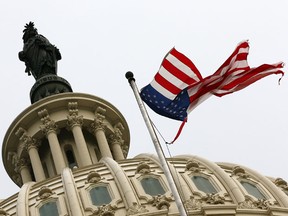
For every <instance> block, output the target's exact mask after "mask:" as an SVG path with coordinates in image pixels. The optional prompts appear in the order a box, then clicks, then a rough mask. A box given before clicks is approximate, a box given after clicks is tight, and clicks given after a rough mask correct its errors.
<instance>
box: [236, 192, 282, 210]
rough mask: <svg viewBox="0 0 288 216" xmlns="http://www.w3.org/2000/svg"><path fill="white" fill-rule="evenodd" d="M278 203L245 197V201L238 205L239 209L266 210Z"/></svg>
mask: <svg viewBox="0 0 288 216" xmlns="http://www.w3.org/2000/svg"><path fill="white" fill-rule="evenodd" d="M275 204H276V203H271V202H270V201H269V200H265V199H258V200H254V199H253V198H252V197H250V196H248V195H245V200H244V201H243V202H241V203H239V204H238V208H239V209H262V210H266V209H268V208H269V206H273V205H275Z"/></svg>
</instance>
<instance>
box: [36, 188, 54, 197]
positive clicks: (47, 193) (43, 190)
mask: <svg viewBox="0 0 288 216" xmlns="http://www.w3.org/2000/svg"><path fill="white" fill-rule="evenodd" d="M53 194H55V193H54V192H52V190H51V189H50V188H49V187H48V186H43V187H41V188H40V190H39V192H38V198H37V200H45V199H47V198H49V197H51V196H52V195H53Z"/></svg>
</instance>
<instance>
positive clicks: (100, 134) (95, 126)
mask: <svg viewBox="0 0 288 216" xmlns="http://www.w3.org/2000/svg"><path fill="white" fill-rule="evenodd" d="M105 112H106V110H105V109H103V108H101V107H98V108H97V109H96V111H95V119H94V122H93V123H92V124H91V128H92V131H93V132H94V135H95V137H96V139H97V142H98V145H99V149H100V152H101V155H102V157H110V158H112V154H111V151H110V147H109V144H108V141H107V139H106V135H105V128H106V123H105V116H104V115H103V114H105Z"/></svg>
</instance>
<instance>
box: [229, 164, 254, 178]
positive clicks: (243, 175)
mask: <svg viewBox="0 0 288 216" xmlns="http://www.w3.org/2000/svg"><path fill="white" fill-rule="evenodd" d="M231 176H239V177H241V178H245V179H248V178H249V177H250V176H249V175H248V174H246V172H245V170H244V169H243V168H242V167H240V166H235V167H234V168H233V170H232V175H231Z"/></svg>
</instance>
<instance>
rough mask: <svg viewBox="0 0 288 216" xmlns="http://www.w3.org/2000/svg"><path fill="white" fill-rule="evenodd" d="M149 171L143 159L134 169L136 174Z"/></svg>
mask: <svg viewBox="0 0 288 216" xmlns="http://www.w3.org/2000/svg"><path fill="white" fill-rule="evenodd" d="M151 172H152V170H151V168H150V166H149V164H147V163H146V162H145V161H142V162H140V163H139V164H138V166H137V168H136V171H135V173H136V174H141V175H145V174H149V173H151Z"/></svg>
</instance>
